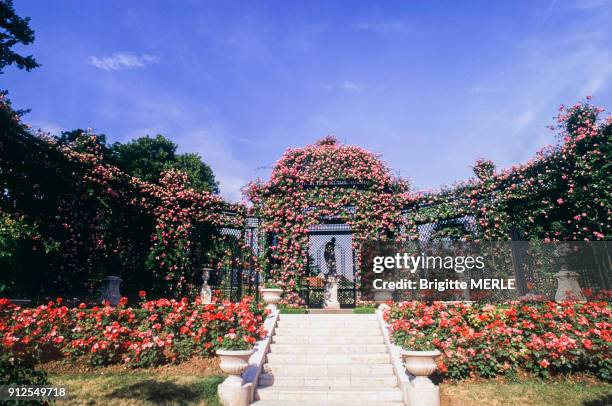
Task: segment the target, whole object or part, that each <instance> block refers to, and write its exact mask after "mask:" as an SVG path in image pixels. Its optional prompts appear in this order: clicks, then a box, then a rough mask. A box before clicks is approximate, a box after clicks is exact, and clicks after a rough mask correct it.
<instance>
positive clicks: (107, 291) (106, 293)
mask: <svg viewBox="0 0 612 406" xmlns="http://www.w3.org/2000/svg"><path fill="white" fill-rule="evenodd" d="M122 281H123V280H122V279H121V278H120V277H118V276H107V277H106V278H104V287H103V288H102V293H101V294H100V299H99V300H100V303H102V302H104V301H108V303H109V304H110V305H111V306H117V304H118V303H119V300H120V299H121V292H120V290H119V288H120V286H121V282H122Z"/></svg>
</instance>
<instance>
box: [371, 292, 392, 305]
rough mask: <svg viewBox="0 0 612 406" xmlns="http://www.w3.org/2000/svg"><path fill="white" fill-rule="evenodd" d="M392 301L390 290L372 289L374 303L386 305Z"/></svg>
mask: <svg viewBox="0 0 612 406" xmlns="http://www.w3.org/2000/svg"><path fill="white" fill-rule="evenodd" d="M389 300H393V290H392V289H374V301H375V302H377V303H386V302H388V301H389Z"/></svg>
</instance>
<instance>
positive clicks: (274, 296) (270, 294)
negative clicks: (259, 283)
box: [261, 288, 283, 311]
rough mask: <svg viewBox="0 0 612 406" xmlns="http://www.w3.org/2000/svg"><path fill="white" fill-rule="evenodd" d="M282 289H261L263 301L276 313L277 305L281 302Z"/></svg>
mask: <svg viewBox="0 0 612 406" xmlns="http://www.w3.org/2000/svg"><path fill="white" fill-rule="evenodd" d="M282 294H283V290H282V289H277V288H261V296H262V299H263V301H264V302H265V303H266V304H267V305H268V306H266V307H267V308H268V309H270V310H272V311H276V304H277V303H278V302H280V301H281V295H282Z"/></svg>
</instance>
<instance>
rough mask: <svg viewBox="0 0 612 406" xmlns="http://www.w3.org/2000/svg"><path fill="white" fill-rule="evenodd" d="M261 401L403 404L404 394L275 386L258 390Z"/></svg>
mask: <svg viewBox="0 0 612 406" xmlns="http://www.w3.org/2000/svg"><path fill="white" fill-rule="evenodd" d="M257 396H258V398H259V399H260V400H279V401H290V402H316V403H317V404H321V403H320V402H353V401H357V402H367V404H371V402H401V401H402V392H401V391H400V390H399V389H397V388H391V389H362V388H350V389H338V390H325V389H319V388H308V387H290V388H275V387H273V386H269V387H264V388H257Z"/></svg>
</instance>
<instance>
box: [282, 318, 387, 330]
mask: <svg viewBox="0 0 612 406" xmlns="http://www.w3.org/2000/svg"><path fill="white" fill-rule="evenodd" d="M277 327H283V328H284V327H308V328H334V329H339V328H345V327H347V328H375V329H380V328H379V327H378V321H376V320H303V321H302V320H279V321H278V324H277Z"/></svg>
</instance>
